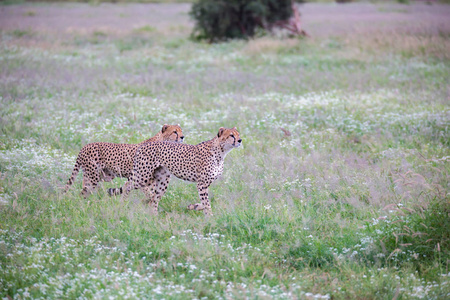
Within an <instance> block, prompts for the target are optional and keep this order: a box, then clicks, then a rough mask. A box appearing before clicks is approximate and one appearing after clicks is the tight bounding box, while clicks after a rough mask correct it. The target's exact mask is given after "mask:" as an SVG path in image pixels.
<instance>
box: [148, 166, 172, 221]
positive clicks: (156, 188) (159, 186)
mask: <svg viewBox="0 0 450 300" xmlns="http://www.w3.org/2000/svg"><path fill="white" fill-rule="evenodd" d="M153 177H154V179H153V182H152V185H150V186H147V187H144V188H142V190H143V191H144V193H146V190H145V189H147V190H148V191H150V192H151V195H150V197H148V200H149V201H148V202H147V203H148V205H149V206H150V208H151V210H152V213H153V214H155V215H157V214H158V205H159V201H160V200H161V198H162V196H163V195H164V194H165V192H166V190H167V186H168V185H169V182H170V172H169V171H168V170H167V169H165V168H157V169H156V170H155V172H154V173H153ZM146 195H147V194H146Z"/></svg>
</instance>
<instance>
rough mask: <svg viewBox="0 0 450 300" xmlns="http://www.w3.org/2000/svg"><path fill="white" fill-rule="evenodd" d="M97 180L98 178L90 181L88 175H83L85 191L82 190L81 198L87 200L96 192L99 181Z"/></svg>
mask: <svg viewBox="0 0 450 300" xmlns="http://www.w3.org/2000/svg"><path fill="white" fill-rule="evenodd" d="M95 179H97V178H94V179H90V178H89V176H88V175H87V174H86V175H85V174H83V189H82V190H81V196H83V197H84V198H87V197H89V195H90V194H92V193H93V192H94V191H95V189H96V188H97V186H98V181H96V180H95Z"/></svg>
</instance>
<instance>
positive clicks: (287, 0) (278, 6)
mask: <svg viewBox="0 0 450 300" xmlns="http://www.w3.org/2000/svg"><path fill="white" fill-rule="evenodd" d="M292 12H293V10H292V0H250V1H249V0H199V1H198V2H197V3H195V4H193V5H192V10H191V12H190V15H191V17H192V18H194V20H195V22H196V23H195V27H194V32H193V34H192V35H193V37H194V38H196V39H207V40H209V41H210V42H214V41H220V40H226V39H232V38H248V37H252V36H254V35H255V33H256V31H257V29H258V28H263V29H264V28H267V27H268V26H270V24H274V23H275V22H277V21H284V20H288V19H289V18H290V17H291V15H292Z"/></svg>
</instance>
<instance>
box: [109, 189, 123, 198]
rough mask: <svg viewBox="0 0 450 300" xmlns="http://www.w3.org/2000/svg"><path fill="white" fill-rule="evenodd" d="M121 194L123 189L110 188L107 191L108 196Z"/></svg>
mask: <svg viewBox="0 0 450 300" xmlns="http://www.w3.org/2000/svg"><path fill="white" fill-rule="evenodd" d="M121 194H123V188H121V187H120V188H110V189H108V195H109V196H115V195H121Z"/></svg>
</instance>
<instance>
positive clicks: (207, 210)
mask: <svg viewBox="0 0 450 300" xmlns="http://www.w3.org/2000/svg"><path fill="white" fill-rule="evenodd" d="M208 187H209V184H205V183H203V182H198V183H197V190H198V195H199V196H200V203H195V204H189V205H188V207H187V209H189V210H197V211H199V210H203V213H204V214H205V215H206V216H212V215H213V213H212V210H211V204H210V202H209V199H208Z"/></svg>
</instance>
